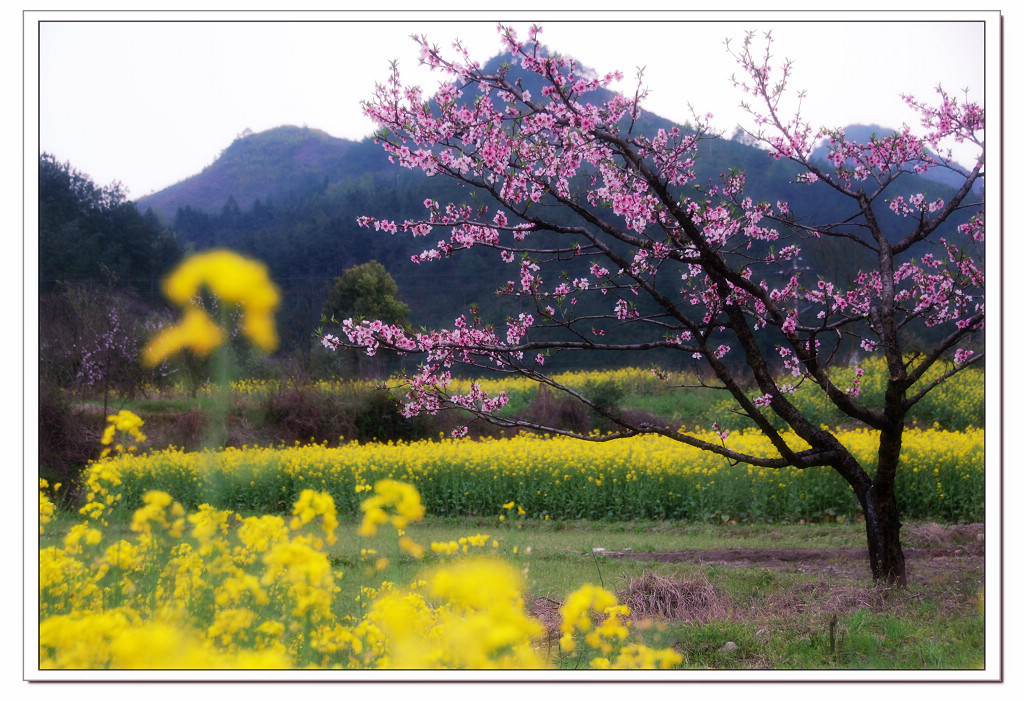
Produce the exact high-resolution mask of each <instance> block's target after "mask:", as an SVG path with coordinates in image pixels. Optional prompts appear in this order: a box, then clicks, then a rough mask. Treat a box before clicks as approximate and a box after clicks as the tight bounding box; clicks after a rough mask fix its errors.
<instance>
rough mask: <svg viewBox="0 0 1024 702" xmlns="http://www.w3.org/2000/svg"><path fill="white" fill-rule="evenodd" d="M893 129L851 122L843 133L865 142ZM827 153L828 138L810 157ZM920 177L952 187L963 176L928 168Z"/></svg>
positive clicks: (980, 186)
mask: <svg viewBox="0 0 1024 702" xmlns="http://www.w3.org/2000/svg"><path fill="white" fill-rule="evenodd" d="M895 131H896V130H894V129H886V128H885V127H880V126H878V125H877V124H851V125H849V126H847V127H845V128H844V129H843V133H844V134H846V138H847V139H849V140H850V141H855V142H858V143H864V142H867V141H869V140H870V139H871V138H872V137H874V136H878V137H885V136H888V135H890V134H892V133H893V132H895ZM929 154H930V155H932V156H934V155H935V154H934V153H932V152H929ZM827 155H828V139H823V140H822V142H821V144H819V145H818V147H817V148H816V149H815V150H814V151H813V152H812V154H811V158H812V159H816V160H819V161H824V160H825V158H826V157H827ZM954 165H956V166H957V167H958V168H960V170H962V171H965V172H970V168H966V167H963V166H960V165H959V164H954ZM921 178H923V179H924V180H929V181H932V182H935V183H941V184H942V185H945V186H946V187H949V188H954V189H955V188H958V187H960V185H961V184H963V178H962V177H961V176H959V175H957V174H956V173H953V172H952V171H950V170H949V169H947V168H930V169H928V170H927V171H925V172H924V173H922V174H921ZM983 188H984V185H983V184H981V185H975V191H976V192H981V191H982V190H983Z"/></svg>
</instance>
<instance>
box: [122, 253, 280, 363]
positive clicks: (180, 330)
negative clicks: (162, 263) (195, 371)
mask: <svg viewBox="0 0 1024 702" xmlns="http://www.w3.org/2000/svg"><path fill="white" fill-rule="evenodd" d="M204 290H208V291H209V292H210V293H212V294H213V295H215V296H216V297H217V298H218V299H219V300H220V301H221V302H222V303H226V304H236V305H238V306H239V307H241V309H242V312H243V320H242V333H243V334H245V335H246V336H247V337H248V338H249V339H250V340H251V341H252V342H253V343H254V344H256V345H257V346H258V347H260V348H262V349H263V350H264V351H273V350H274V349H275V348H277V330H276V329H275V326H274V313H275V311H276V310H277V306H278V304H279V302H280V295H279V293H278V290H277V287H276V286H275V285H274V284H273V283H272V282H271V281H270V277H269V275H268V273H267V267H266V266H265V265H264V264H262V263H260V262H259V261H254V260H252V259H248V258H245V257H243V256H240V255H238V254H236V253H234V252H232V251H227V250H224V249H215V250H212V251H207V252H205V253H201V254H195V255H193V256H190V257H189V258H187V259H185V261H184V262H182V263H181V265H179V266H178V267H177V268H176V269H175V270H174V271H173V272H172V273H171V274H170V275H169V276H168V277H167V279H166V280H164V294H165V295H166V296H167V299H169V300H170V301H171V302H173V303H175V304H176V305H178V306H179V307H180V308H182V309H183V310H184V311H183V314H182V319H181V321H180V322H179V323H178V324H176V325H175V326H173V327H171V328H169V329H165V330H163V331H162V332H160V333H159V334H158V335H157V336H156V337H154V338H153V339H152V340H151V341H150V343H149V344H148V345H147V346H146V348H145V349H144V350H143V352H142V361H143V363H144V364H145V365H148V366H155V365H156V364H158V363H160V362H161V361H163V360H165V359H167V358H169V357H171V356H173V355H174V354H176V353H178V352H179V351H181V350H183V349H186V348H189V349H191V350H192V351H194V352H195V353H197V354H199V355H201V356H205V355H207V354H209V353H210V352H211V351H212V350H213V349H215V348H216V347H218V346H220V345H221V344H223V343H224V341H225V339H226V338H227V333H226V332H225V330H224V329H222V328H221V327H220V326H218V325H217V323H216V322H214V321H213V320H212V319H211V318H210V316H209V314H208V313H207V311H206V310H205V309H204V308H203V307H202V306H201V304H200V303H199V302H198V299H199V296H200V295H201V294H202V293H203V291H204Z"/></svg>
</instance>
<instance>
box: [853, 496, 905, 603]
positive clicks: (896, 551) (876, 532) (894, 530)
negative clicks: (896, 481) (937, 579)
mask: <svg viewBox="0 0 1024 702" xmlns="http://www.w3.org/2000/svg"><path fill="white" fill-rule="evenodd" d="M859 497H860V504H861V508H862V509H863V510H864V524H865V527H866V529H867V536H868V560H869V561H870V563H871V577H872V578H873V579H874V581H875V583H876V584H885V585H895V586H896V587H906V584H907V568H906V563H905V561H904V559H903V548H902V547H901V546H900V527H902V526H903V525H902V524H901V523H900V520H899V514H898V513H897V510H896V494H895V491H894V490H893V485H892V484H891V483H889V484H884V483H883V484H881V485H879V484H871V485H869V486H868V488H867V490H865V491H864V494H863V495H860V496H859Z"/></svg>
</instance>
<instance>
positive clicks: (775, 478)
mask: <svg viewBox="0 0 1024 702" xmlns="http://www.w3.org/2000/svg"><path fill="white" fill-rule="evenodd" d="M837 436H838V438H839V440H840V441H841V442H842V443H843V444H844V445H845V446H846V447H847V448H849V449H850V450H851V452H853V454H854V456H855V457H856V458H857V459H858V460H859V461H860V462H861V463H862V465H864V466H865V467H866V468H867V469H868V470H869V471H870V470H871V469H872V466H873V464H874V462H875V461H876V460H877V452H878V434H877V432H873V431H868V430H851V431H842V432H838V434H837ZM706 438H707V439H708V440H709V441H716V440H717V437H716V436H715V435H714V434H708V435H707V436H706ZM788 440H790V441H791V442H792V446H793V447H794V448H795V449H798V450H799V449H800V448H802V446H803V444H802V443H801V442H800V441H798V440H796V438H795V437H789V438H788ZM726 445H727V446H728V447H729V448H732V449H735V450H737V451H742V452H749V453H753V454H755V455H760V456H775V455H777V454H776V452H775V449H774V447H773V446H772V444H771V442H770V441H768V439H767V438H765V437H764V435H762V434H761V433H760V432H756V431H746V432H733V433H730V434H729V436H728V438H727V439H726ZM984 461H985V432H984V430H980V429H969V430H966V431H962V432H949V431H942V430H938V429H915V430H908V431H907V432H906V433H905V434H904V438H903V447H902V454H901V460H900V468H899V476H898V478H897V480H898V490H899V493H900V494H901V495H902V496H903V497H902V498H901V499H906V502H905V504H903V506H901V512H902V513H903V514H905V515H906V516H907V517H909V518H914V519H925V518H932V519H936V518H942V519H950V518H952V519H954V520H956V519H970V520H978V519H981V518H983V517H984V488H985V470H984V469H985V465H984ZM115 469H116V472H117V475H118V479H119V480H124V481H125V483H126V485H125V488H124V489H125V490H126V491H127V492H129V493H130V494H131V495H132V500H131V504H132V505H136V504H138V501H139V500H140V499H141V495H143V494H144V493H145V491H146V490H147V489H149V487H148V486H162V487H161V489H165V490H167V491H169V492H173V493H174V494H176V495H181V496H182V497H181V499H182V501H183V503H184V504H188V501H187V500H188V499H192V500H194V502H192V504H195V503H196V502H198V501H200V498H201V499H209V498H207V497H205V495H208V494H209V493H210V491H224V492H223V494H224V495H225V498H224V499H231V500H232V502H237V501H238V499H240V497H241V496H244V499H245V500H247V501H248V502H247V504H248V506H249V508H251V509H253V510H257V511H267V512H269V511H274V510H276V509H279V506H278V505H279V500H280V498H281V496H282V494H283V493H284V491H285V490H288V491H290V490H293V489H295V488H293V487H292V486H296V485H297V486H299V490H301V489H306V488H308V489H313V490H317V491H330V492H331V494H332V495H333V497H334V499H335V504H336V505H337V507H338V509H339V511H340V512H348V511H356V510H359V509H360V496H359V494H358V492H359V491H360V490H368V489H370V486H372V485H374V484H375V483H376V482H377V481H381V480H392V481H399V482H403V483H408V484H410V485H413V486H415V489H416V490H417V494H418V496H419V500H420V502H419V505H420V508H425V509H427V510H429V511H430V512H431V513H432V514H437V515H441V516H452V515H465V514H494V513H495V512H499V514H504V515H506V516H508V515H512V516H514V517H516V518H522V517H525V516H530V517H532V518H538V519H543V518H544V516H546V515H549V516H551V517H552V518H576V517H587V518H609V517H611V518H618V519H636V518H653V519H660V518H669V519H674V518H681V519H706V518H709V517H713V516H714V515H726V514H728V515H731V516H733V517H741V518H742V515H743V514H744V513H745V514H746V517H745V518H746V519H750V520H769V521H770V520H779V519H800V518H803V519H822V518H826V516H827V515H828V514H832V515H833V518H834V517H835V515H837V514H845V515H847V516H850V515H853V514H856V513H857V510H858V509H859V507H858V505H857V502H856V499H855V497H853V495H852V493H851V492H850V490H849V488H848V486H847V485H846V483H845V482H844V481H843V480H842V478H840V477H838V476H837V475H836V474H835V472H834V471H832V470H831V469H829V468H816V469H808V470H803V471H801V470H796V469H792V468H783V469H774V468H759V467H755V466H749V465H745V464H739V465H730V464H729V463H728V462H727V461H726V460H724V459H722V458H720V457H717V456H714V455H712V454H709V453H707V452H703V451H701V450H699V449H696V448H692V447H688V446H686V445H684V444H681V443H679V442H677V441H673V440H672V439H671V438H668V437H664V436H642V437H635V438H631V439H624V440H618V441H610V442H587V441H582V440H575V439H568V438H559V437H552V438H544V437H539V436H532V435H526V434H521V435H518V436H516V437H514V438H509V439H494V440H484V441H464V440H450V439H445V440H442V441H418V442H410V443H403V442H397V443H396V442H389V443H386V444H384V443H370V444H358V443H355V442H352V443H349V444H346V445H344V446H340V447H333V448H332V447H326V446H320V445H295V446H290V447H284V448H266V447H265V448H260V447H243V448H241V449H226V450H224V451H219V452H200V453H186V452H182V451H178V450H173V451H157V452H150V453H148V454H146V455H144V456H118V457H114V458H109V459H107V460H105V461H101V462H100V463H98V464H95V465H92V466H90V467H89V469H88V470H87V474H88V475H90V476H92V475H93V474H94V473H96V472H99V473H102V472H104V471H113V470H115ZM934 469H939V471H940V474H939V475H934V476H932V477H931V478H930V479H929V481H925V475H924V472H925V471H927V472H928V473H931V472H932V471H933V470H934ZM90 480H92V478H90ZM937 482H942V484H943V488H944V490H941V491H940V490H938V489H937V486H936V484H937ZM780 485H781V486H780ZM947 488H948V489H947ZM112 491H113V488H112ZM940 492H941V493H943V494H945V495H946V498H945V499H944V500H943V501H942V502H943V504H942V505H939V500H938V495H939V494H940ZM295 494H296V497H297V496H298V491H297V492H296V493H295ZM228 495H230V498H228V497H227V496H228ZM410 495H411V493H410ZM510 497H511V498H514V499H513V500H511V502H510V500H509V498H510ZM382 499H383V498H380V497H379V496H378V498H377V499H374V500H373V501H372V502H370V503H367V505H366V506H367V509H365V510H363V512H361V514H363V515H364V520H363V521H364V533H365V534H367V535H368V534H371V533H374V531H375V530H376V529H377V528H378V527H379V526H380V525H382V524H385V523H389V522H390V521H391V516H390V513H389V512H395V508H394V507H393V506H385V505H383V503H382V502H381V500H382ZM387 499H388V500H393V501H395V504H400V503H401V497H400V495H399V494H398V493H397V492H396V493H394V494H393V495H392V496H391V497H389V498H387ZM405 504H407V505H409V507H408V509H411V510H413V511H411V512H410V515H409V516H413V515H415V514H418V513H419V510H418V509H416V508H415V505H416V504H417V502H416V501H411V502H407V503H405ZM509 504H512V506H511V507H504V506H505V505H509ZM403 509H406V507H403ZM100 510H101V511H102V505H100ZM519 510H522V511H523V512H524V513H525V515H524V514H521V513H520V511H519ZM830 510H831V511H830ZM937 510H940V511H937ZM506 521H507V520H506ZM395 526H396V527H397V528H404V527H403V526H402V525H401V524H395Z"/></svg>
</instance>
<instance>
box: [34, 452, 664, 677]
mask: <svg viewBox="0 0 1024 702" xmlns="http://www.w3.org/2000/svg"><path fill="white" fill-rule="evenodd" d="M103 463H109V462H103ZM377 490H378V491H379V492H377V493H375V494H374V495H372V496H371V498H369V499H372V498H374V497H376V498H380V499H379V500H377V501H374V502H373V505H372V506H371V508H370V510H368V511H371V510H377V509H379V510H382V511H383V510H386V509H393V510H394V512H395V514H392V515H390V517H389V519H388V520H386V521H389V522H391V523H392V524H394V525H395V526H396V527H397V528H403V527H404V526H406V525H408V524H409V523H410V522H412V521H415V520H416V519H418V518H420V517H421V516H422V507H421V506H420V505H419V501H418V498H417V497H416V494H415V490H414V489H412V488H411V486H408V485H403V484H400V483H397V481H392V482H388V481H378V483H377ZM143 502H144V504H143V506H142V507H140V508H139V509H138V510H136V512H135V513H134V515H133V516H132V520H131V530H132V532H133V534H134V538H132V539H128V538H121V537H120V535H119V534H111V533H107V532H106V531H105V530H102V529H99V528H96V527H95V526H93V523H92V522H85V523H82V524H77V525H73V526H72V527H70V529H69V530H68V533H67V534H66V536H65V537H64V539H63V543H62V546H61V547H58V546H50V547H47V548H44V549H42V550H41V552H40V562H39V572H40V593H39V602H40V623H39V645H40V651H39V654H40V665H41V667H43V668H77V669H89V668H123V669H130V668H153V669H158V668H298V667H343V668H360V667H377V668H415V669H423V668H475V669H483V668H539V667H544V666H545V665H547V664H549V663H550V661H549V660H548V659H546V658H545V657H544V656H543V655H542V653H541V651H542V650H543V647H542V646H541V645H540V640H541V637H542V635H543V632H544V629H543V626H542V625H541V624H540V623H539V622H538V621H536V620H534V619H533V618H531V617H530V616H529V614H528V612H527V611H526V608H525V605H524V582H523V573H522V572H521V571H520V570H519V569H518V568H516V567H514V566H512V565H511V564H510V563H508V562H505V561H503V560H500V559H497V558H494V557H478V556H467V557H465V558H455V559H449V560H445V561H444V562H443V563H441V564H439V565H435V566H434V567H433V568H430V569H429V570H427V571H426V572H425V573H424V574H423V576H422V577H420V578H417V579H414V580H413V581H412V583H411V584H410V585H408V586H407V587H404V588H399V587H397V586H395V585H394V584H393V583H391V582H389V581H385V582H383V583H382V584H381V585H380V586H379V587H378V588H371V587H362V588H361V589H360V593H361V594H360V598H362V601H363V603H365V605H364V606H363V607H362V609H361V612H362V614H361V616H359V615H357V616H353V615H341V614H339V611H338V610H339V608H338V601H337V598H338V594H339V592H340V588H339V586H338V581H339V580H340V579H341V577H342V573H341V572H340V571H335V570H333V568H332V566H331V561H330V559H329V557H328V554H327V553H326V552H325V551H324V550H323V546H324V541H323V539H321V538H318V537H316V536H315V535H314V534H311V533H307V531H306V530H307V527H308V526H309V525H310V524H311V523H313V522H314V521H315V519H316V518H317V517H323V526H324V528H325V529H328V530H329V531H330V532H331V533H333V530H334V527H335V526H337V525H336V523H334V522H333V521H332V519H333V515H334V505H333V503H332V501H331V498H330V497H329V496H328V495H326V494H324V493H316V492H313V491H304V492H303V493H302V495H301V496H300V498H299V500H297V501H296V503H295V505H294V509H293V515H294V518H293V519H292V520H290V522H287V521H286V520H285V519H284V518H282V517H280V516H276V515H259V516H251V517H246V518H245V519H241V518H240V517H239V515H237V514H234V513H233V512H231V511H230V510H220V509H216V508H214V507H211V506H210V505H207V504H204V505H201V506H200V507H199V509H198V510H196V511H195V512H192V513H190V514H184V511H183V509H182V507H181V505H180V504H179V503H178V502H177V501H175V500H174V499H173V498H172V497H171V496H170V495H169V494H167V493H164V492H160V491H150V492H147V493H146V495H145V497H144V500H143ZM329 516H331V519H329V518H328V517H329ZM396 518H397V519H396ZM40 523H41V525H44V524H48V523H49V522H44V521H43V520H42V519H41V520H40ZM186 524H187V525H190V529H188V530H187V532H186V531H185V525H186ZM398 525H401V526H400V527H399V526H398ZM50 538H51V539H52V538H54V536H50ZM488 541H490V542H491V545H494V546H496V543H495V542H493V540H491V539H490V537H489V536H488V535H486V534H477V535H475V536H472V537H466V538H464V539H460V541H459V542H458V544H461V546H462V547H463V550H466V548H465V547H468V546H469V545H473V546H484V545H486V544H487V542H488ZM419 555H422V553H420V554H419ZM357 599H359V598H357ZM588 608H594V609H595V610H596V609H598V608H600V610H601V614H602V615H603V616H604V617H605V618H604V621H602V622H601V623H600V624H599V625H598V626H596V627H593V630H592V631H591V630H590V627H589V621H590V620H589V618H588V614H587V609H588ZM357 611H360V610H357ZM627 616H628V609H626V608H625V607H622V606H618V605H617V604H616V602H615V598H614V595H610V593H607V592H606V591H599V590H597V589H594V588H593V587H591V586H586V587H585V588H584V590H582V591H581V592H579V593H574V594H571V595H570V596H569V597H568V599H567V606H566V617H567V621H570V622H571V624H570V625H568V626H565V627H563V631H566V632H568V631H570V629H571V630H572V631H577V630H578V631H581V632H586V633H587V636H586V642H587V644H588V645H589V646H591V647H592V648H593V649H594V651H595V653H600V654H603V655H601V656H600V657H599V658H596V659H595V660H594V665H596V666H598V667H608V666H611V667H615V666H626V665H637V666H641V665H648V664H651V665H653V664H659V665H667V664H678V663H679V662H681V660H682V659H681V658H679V657H678V656H676V657H675V658H672V655H671V654H672V652H671V651H670V650H666V651H661V652H657V651H651V650H650V649H646V648H644V647H642V646H639V647H630V646H629V645H626V640H627V637H628V633H629V632H628V623H627V622H626V620H625V617H627ZM569 648H570V647H569V646H566V650H568V649H569ZM673 661H674V662H673Z"/></svg>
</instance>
